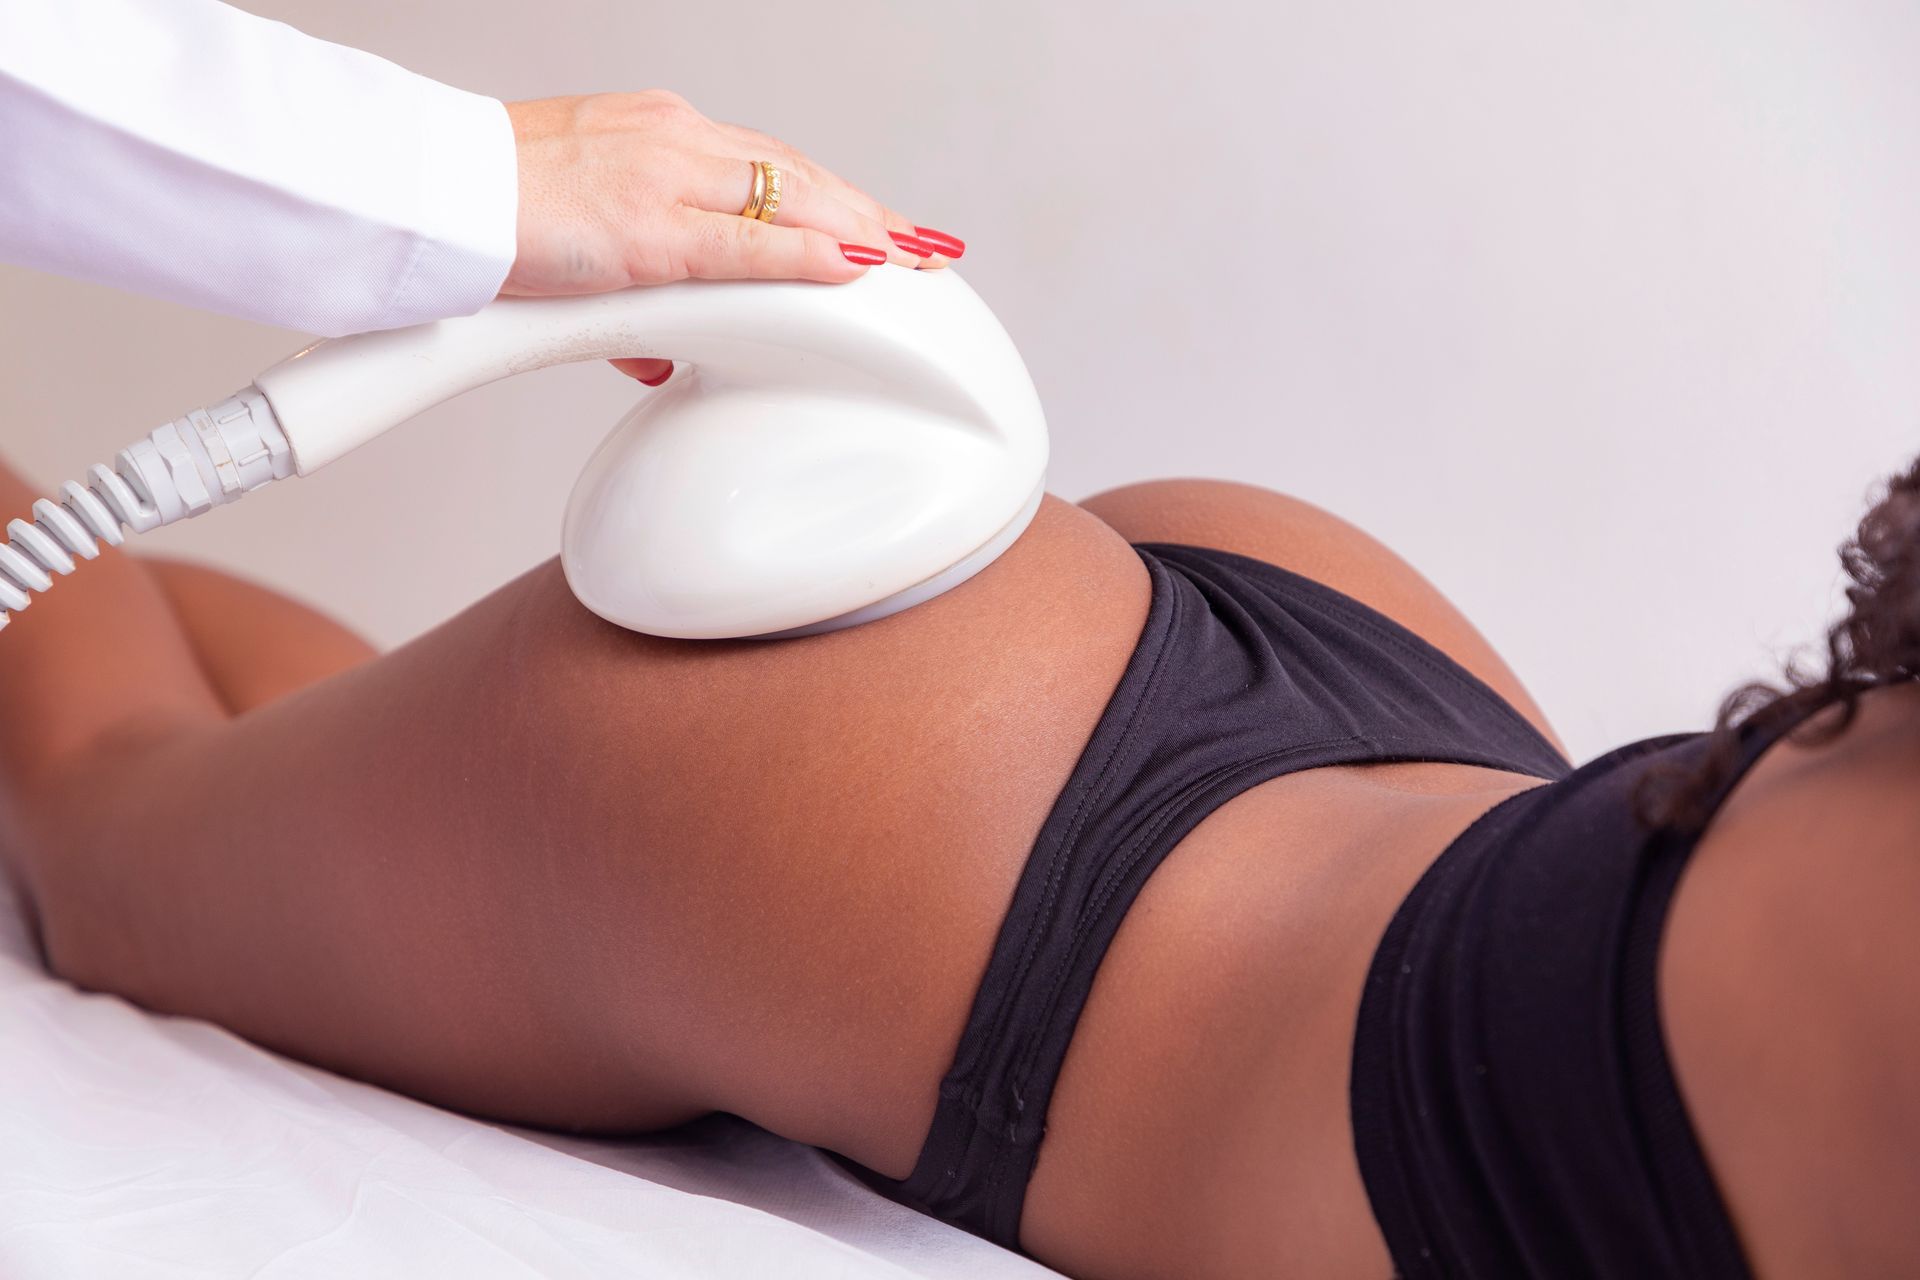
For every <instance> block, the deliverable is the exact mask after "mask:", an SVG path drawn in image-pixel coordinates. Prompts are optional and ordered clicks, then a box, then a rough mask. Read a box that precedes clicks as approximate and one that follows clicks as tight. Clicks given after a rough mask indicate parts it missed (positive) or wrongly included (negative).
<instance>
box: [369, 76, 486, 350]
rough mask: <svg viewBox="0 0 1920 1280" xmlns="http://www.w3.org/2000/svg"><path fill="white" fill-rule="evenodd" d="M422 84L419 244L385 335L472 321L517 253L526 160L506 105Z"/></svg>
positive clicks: (383, 325) (391, 306)
mask: <svg viewBox="0 0 1920 1280" xmlns="http://www.w3.org/2000/svg"><path fill="white" fill-rule="evenodd" d="M419 83H420V87H421V90H422V91H421V93H420V100H419V102H418V104H417V107H418V109H417V111H416V112H415V114H414V117H413V118H414V120H415V121H416V122H417V123H416V127H417V129H418V134H417V137H418V145H419V165H418V167H417V169H416V172H417V173H418V175H419V186H418V201H419V203H418V210H419V213H418V218H417V219H416V220H415V222H414V224H413V229H414V230H415V231H416V232H417V233H418V234H419V237H420V238H419V239H418V240H417V241H416V243H415V246H414V250H413V253H412V256H411V259H410V261H409V262H408V264H407V267H406V269H405V270H404V271H403V272H402V273H401V275H400V278H399V279H398V280H397V281H395V284H394V288H393V292H392V294H391V295H390V296H389V298H388V302H387V306H386V309H385V313H384V314H383V315H382V317H381V319H380V322H379V323H378V324H377V325H374V326H373V327H375V328H380V329H391V328H397V327H399V326H401V325H408V324H419V323H422V322H424V321H427V320H439V319H444V318H446V317H448V316H462V315H471V314H472V313H473V312H475V311H478V310H479V309H480V308H481V307H483V306H485V305H486V304H487V303H489V302H491V301H492V300H493V299H494V297H495V296H497V295H498V294H499V292H500V286H501V285H502V284H503V283H504V282H505V281H506V278H507V272H508V271H509V270H511V269H512V267H513V261H514V257H515V254H516V252H517V245H518V241H517V231H518V221H519V209H520V182H519V155H518V151H517V149H516V147H515V145H514V138H513V121H512V120H511V119H510V118H509V117H508V115H507V108H506V106H505V104H503V103H501V102H500V101H499V100H497V99H494V98H488V97H484V96H482V95H480V94H476V93H468V92H466V91H465V90H461V89H454V88H451V87H449V86H447V85H442V84H439V83H436V82H434V81H431V80H421V81H420V82H419Z"/></svg>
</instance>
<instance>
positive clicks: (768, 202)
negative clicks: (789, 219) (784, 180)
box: [740, 160, 780, 222]
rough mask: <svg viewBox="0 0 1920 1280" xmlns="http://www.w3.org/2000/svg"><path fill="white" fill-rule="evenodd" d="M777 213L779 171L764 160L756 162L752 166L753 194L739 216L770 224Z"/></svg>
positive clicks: (778, 203) (778, 204) (778, 208)
mask: <svg viewBox="0 0 1920 1280" xmlns="http://www.w3.org/2000/svg"><path fill="white" fill-rule="evenodd" d="M778 212H780V171H779V170H778V169H776V168H774V167H773V165H771V164H769V163H768V162H767V161H765V160H757V161H755V162H754V165H753V194H752V195H750V196H748V197H747V207H746V208H744V209H742V210H741V211H740V216H741V217H743V218H755V219H758V220H759V221H761V222H772V221H773V215H774V214H776V213H778Z"/></svg>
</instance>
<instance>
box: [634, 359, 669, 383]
mask: <svg viewBox="0 0 1920 1280" xmlns="http://www.w3.org/2000/svg"><path fill="white" fill-rule="evenodd" d="M672 376H673V366H672V365H671V364H669V365H668V366H667V369H666V372H665V373H662V374H661V375H660V376H659V377H657V378H641V379H638V381H639V383H640V385H641V386H643V387H657V386H659V385H660V384H661V383H663V382H665V381H666V380H667V379H668V378H671V377H672Z"/></svg>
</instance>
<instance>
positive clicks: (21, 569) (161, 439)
mask: <svg viewBox="0 0 1920 1280" xmlns="http://www.w3.org/2000/svg"><path fill="white" fill-rule="evenodd" d="M293 470H294V464H293V452H292V450H291V449H289V448H288V446H287V438H286V435H285V434H284V433H283V432H282V431H281V429H280V423H279V420H278V419H276V418H275V417H274V414H273V409H272V407H271V406H270V405H269V404H268V403H267V399H266V397H265V396H263V395H262V394H261V393H260V391H259V389H258V388H257V387H248V388H246V389H245V390H243V391H239V392H236V393H235V394H234V395H232V396H230V397H228V398H227V399H225V400H223V401H221V402H220V403H219V404H217V405H214V406H213V407H212V408H210V409H195V410H194V411H193V412H192V413H189V414H187V415H185V416H184V417H180V418H176V419H174V420H173V421H172V422H169V423H167V424H166V425H165V426H162V427H157V428H155V429H154V430H153V431H152V432H151V433H150V434H149V435H148V436H147V438H146V439H144V440H137V441H135V442H134V443H133V444H131V445H129V446H128V447H127V448H125V449H122V450H121V451H120V452H119V453H118V454H116V455H115V457H114V465H113V466H112V467H111V468H108V467H106V466H103V465H99V464H95V465H94V466H93V467H92V468H91V469H90V470H89V471H88V472H87V483H86V484H84V485H83V484H79V483H77V482H75V481H71V480H70V481H68V482H67V483H66V484H64V485H62V486H61V488H60V501H58V502H55V501H53V500H52V499H49V498H42V499H40V500H39V501H38V502H36V503H34V504H33V519H32V520H31V521H27V520H24V519H21V520H15V521H13V522H12V523H10V524H9V525H7V541H6V542H5V543H0V628H4V627H5V626H6V625H7V622H8V620H9V617H8V615H9V614H10V613H18V612H19V611H20V610H22V609H25V608H26V607H27V606H28V605H30V604H32V603H33V597H32V596H30V595H28V594H27V593H28V592H30V591H46V590H47V589H48V588H50V587H52V586H53V579H54V575H56V574H59V575H62V576H64V575H66V574H69V573H72V572H73V571H74V568H75V567H76V566H75V563H74V561H75V557H78V558H79V559H81V560H91V559H93V558H94V557H96V556H98V555H99V554H100V544H101V543H103V542H104V543H106V544H107V545H108V546H110V547H117V546H119V545H120V544H121V543H122V542H123V541H125V535H124V534H122V533H121V530H122V528H126V529H131V530H132V531H133V532H135V533H146V532H147V531H148V530H150V529H157V528H159V527H160V526H161V525H165V524H172V523H173V522H174V521H176V520H184V519H187V518H188V517H190V516H197V515H199V514H200V513H201V512H203V511H209V510H211V509H212V508H214V507H217V506H223V505H225V504H226V503H229V502H233V501H235V500H236V499H238V498H240V497H241V496H243V495H244V494H247V493H250V492H252V491H253V490H255V489H258V488H259V487H260V486H261V485H263V484H266V483H267V482H269V481H271V480H278V479H281V478H283V477H285V476H288V475H291V474H293Z"/></svg>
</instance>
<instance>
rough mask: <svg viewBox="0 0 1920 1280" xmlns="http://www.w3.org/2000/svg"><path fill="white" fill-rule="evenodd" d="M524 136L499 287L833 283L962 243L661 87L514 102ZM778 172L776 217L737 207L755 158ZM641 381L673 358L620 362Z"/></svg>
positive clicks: (582, 289) (747, 190)
mask: <svg viewBox="0 0 1920 1280" xmlns="http://www.w3.org/2000/svg"><path fill="white" fill-rule="evenodd" d="M507 114H508V115H509V116H510V117H512V120H513V131H514V137H515V140H516V142H517V143H518V146H519V161H520V219H519V256H518V257H517V258H516V259H515V261H514V264H513V269H512V270H511V271H510V272H509V273H508V275H507V280H506V283H505V284H504V285H503V286H502V287H501V290H500V291H501V293H503V294H522V295H553V294H576V293H600V292H604V291H606V290H609V289H624V288H627V287H628V286H630V285H641V284H664V283H666V282H668V281H671V280H683V279H687V278H689V277H693V278H698V279H707V280H734V279H744V278H754V279H762V280H817V281H823V282H826V283H829V284H838V283H842V282H844V281H847V280H852V279H855V278H857V277H859V276H861V275H863V274H865V273H866V271H867V270H868V269H869V268H871V267H873V266H877V265H880V264H882V263H887V262H891V263H894V264H895V265H898V266H903V267H937V266H943V265H945V263H946V262H947V261H948V260H949V259H950V258H957V257H959V256H960V253H961V251H962V250H963V249H964V248H965V246H964V245H963V244H962V243H961V242H960V241H959V240H957V239H955V238H953V237H952V236H948V235H945V234H944V233H942V232H938V231H931V230H929V229H927V228H920V227H915V226H914V224H913V223H912V222H909V221H908V220H907V219H906V218H904V217H902V216H900V215H899V214H897V213H895V212H893V211H892V210H890V209H888V208H886V207H885V206H884V205H881V204H880V203H879V202H877V201H876V200H874V199H873V197H871V196H869V195H867V194H866V193H865V192H863V191H860V190H859V189H857V188H855V187H853V186H851V185H849V184H848V183H846V182H845V181H843V180H842V179H840V178H838V177H836V176H835V175H833V174H832V173H829V172H828V171H827V170H825V169H823V168H821V167H820V166H819V165H817V164H815V163H813V162H812V161H811V160H808V159H807V158H806V157H805V156H803V155H801V154H800V153H799V152H797V151H795V150H794V149H793V148H792V147H789V146H787V145H786V144H785V143H783V142H779V141H777V140H775V139H773V138H770V137H767V136H766V135H765V134H761V133H756V132H754V131H753V130H751V129H745V128H741V127H740V126H737V125H728V124H718V123H716V122H714V121H712V120H709V119H707V118H706V117H705V116H703V115H701V114H700V113H699V112H698V111H696V110H694V109H693V107H691V106H690V105H688V103H687V102H686V100H685V99H683V98H681V97H679V96H678V95H676V94H672V93H668V92H665V91H664V90H649V91H647V92H645V93H609V94H592V95H588V96H584V97H573V98H543V99H539V100H537V101H531V102H514V103H509V104H507ZM759 160H766V161H769V162H771V163H772V164H773V165H775V166H776V167H778V168H779V169H780V170H781V187H782V189H781V193H780V208H779V212H778V214H777V215H776V217H775V220H774V221H773V222H771V223H767V222H761V221H758V220H757V219H752V218H743V217H741V216H740V210H741V209H742V208H744V207H745V206H746V203H747V200H748V198H749V196H750V195H751V193H752V189H753V176H754V169H753V165H754V162H755V161H759ZM615 363H616V365H618V366H619V367H620V368H621V369H622V370H623V371H625V372H628V373H631V374H633V376H635V377H638V378H641V380H642V381H646V382H650V383H651V382H656V381H658V380H663V379H664V377H665V375H666V373H667V372H668V371H669V370H670V369H671V366H670V365H669V364H667V362H665V361H616V362H615Z"/></svg>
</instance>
